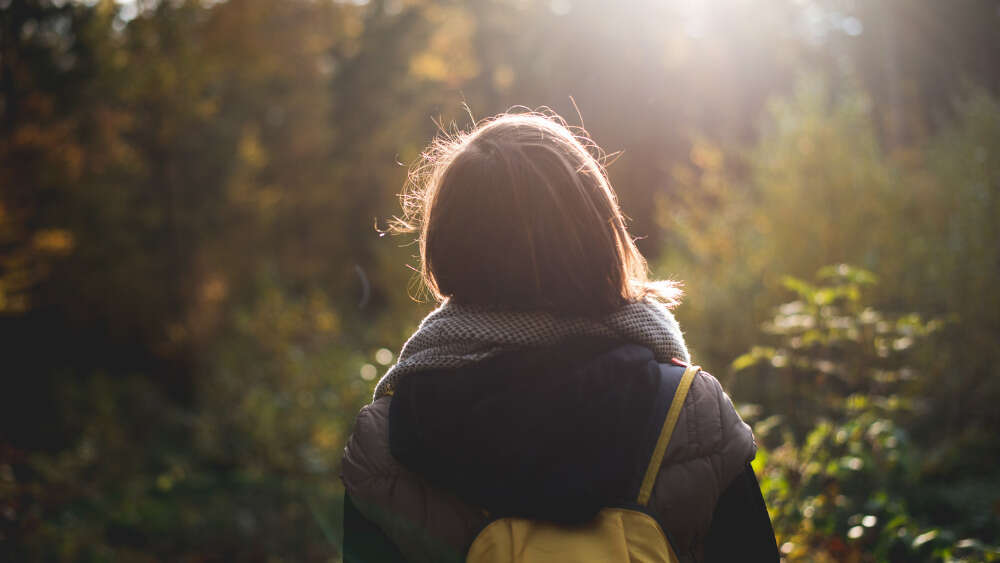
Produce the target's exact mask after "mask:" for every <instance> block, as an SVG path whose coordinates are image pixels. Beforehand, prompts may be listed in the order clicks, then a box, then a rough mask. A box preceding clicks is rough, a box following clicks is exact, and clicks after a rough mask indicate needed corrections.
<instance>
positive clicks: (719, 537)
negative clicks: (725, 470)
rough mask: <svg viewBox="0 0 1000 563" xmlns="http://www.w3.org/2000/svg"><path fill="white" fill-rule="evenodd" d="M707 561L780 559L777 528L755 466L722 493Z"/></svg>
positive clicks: (707, 540)
mask: <svg viewBox="0 0 1000 563" xmlns="http://www.w3.org/2000/svg"><path fill="white" fill-rule="evenodd" d="M704 553H705V561H706V562H708V563H712V562H715V561H737V560H743V561H778V559H779V556H778V547H777V544H776V543H775V541H774V528H772V526H771V518H770V516H768V514H767V506H765V505H764V497H763V495H761V492H760V485H759V484H758V483H757V476H756V475H754V472H753V468H751V467H750V466H749V465H747V467H746V469H745V470H744V471H743V473H741V474H740V476H739V477H737V478H736V480H734V481H733V483H732V484H731V485H729V487H728V488H727V489H726V490H725V492H723V493H722V496H721V497H719V502H718V503H717V504H716V505H715V512H714V513H713V514H712V526H711V527H710V528H709V529H708V535H707V536H706V538H705V552H704Z"/></svg>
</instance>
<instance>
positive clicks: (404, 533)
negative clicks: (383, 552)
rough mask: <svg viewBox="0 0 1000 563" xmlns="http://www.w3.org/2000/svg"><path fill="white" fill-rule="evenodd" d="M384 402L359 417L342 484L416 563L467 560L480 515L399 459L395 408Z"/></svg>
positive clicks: (367, 515)
mask: <svg viewBox="0 0 1000 563" xmlns="http://www.w3.org/2000/svg"><path fill="white" fill-rule="evenodd" d="M390 402H391V397H388V396H387V397H382V398H380V399H378V400H376V401H375V402H373V403H372V404H370V405H366V406H365V407H364V408H362V409H361V411H360V412H359V413H358V416H357V419H356V420H355V424H354V432H353V433H352V434H351V437H350V438H349V439H348V441H347V445H346V447H345V448H344V458H343V464H342V466H341V478H342V479H343V482H344V488H345V489H346V491H347V492H348V493H349V494H350V495H351V499H352V501H353V502H354V504H355V505H356V506H357V509H358V511H359V512H360V513H361V514H362V515H363V516H364V517H365V518H366V519H368V520H369V521H371V522H372V523H373V524H375V525H376V526H378V527H379V528H380V529H381V530H382V531H383V532H384V533H385V535H386V536H387V537H388V538H389V539H390V540H391V541H392V542H393V543H394V544H395V545H396V546H397V547H398V548H399V550H400V551H401V552H402V553H403V554H404V555H405V556H406V557H407V559H408V560H412V561H445V560H461V557H460V555H461V553H464V549H465V548H466V547H467V545H466V544H467V543H468V538H469V537H470V535H471V534H474V532H475V530H477V529H478V528H479V526H481V524H482V520H483V517H482V515H481V514H479V513H478V512H477V511H476V510H475V509H473V508H472V507H470V506H468V505H466V504H465V503H463V502H461V501H460V500H459V499H457V498H455V497H454V496H452V495H450V494H448V493H445V492H443V491H439V490H436V489H434V488H432V487H431V486H430V485H429V484H428V483H426V482H425V481H424V480H423V479H421V478H420V477H419V476H417V475H415V474H414V473H412V472H410V471H408V470H407V469H406V468H404V467H403V466H401V465H400V464H399V462H397V461H396V460H395V458H393V456H392V453H391V452H390V449H389V405H390Z"/></svg>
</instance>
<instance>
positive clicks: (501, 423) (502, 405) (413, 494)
mask: <svg viewBox="0 0 1000 563" xmlns="http://www.w3.org/2000/svg"><path fill="white" fill-rule="evenodd" d="M658 365H659V364H658V362H656V360H655V359H654V357H653V355H652V353H651V352H650V351H649V350H647V349H645V348H642V347H639V346H636V345H631V344H625V345H621V344H617V343H614V342H609V341H604V342H595V341H594V340H593V339H583V340H575V341H570V342H568V343H566V344H564V345H560V346H557V347H555V348H552V349H541V350H535V351H532V352H528V353H523V354H508V355H505V356H502V357H499V358H496V359H492V360H490V361H486V362H480V363H477V364H473V365H470V366H467V367H464V368H461V369H453V370H440V371H438V372H436V373H424V374H419V375H418V374H414V376H412V377H409V378H407V379H406V382H407V384H405V385H403V386H401V387H400V389H399V390H398V391H397V392H396V396H393V397H388V396H387V397H383V398H382V399H379V400H377V401H375V402H374V403H372V404H371V405H369V406H367V407H365V409H364V410H362V412H361V414H360V415H359V417H358V421H357V426H356V428H355V432H354V434H353V436H352V437H351V439H350V441H349V442H348V445H347V449H346V452H345V457H344V469H343V476H344V483H345V486H346V488H347V490H348V492H349V494H350V495H351V497H352V500H353V502H354V503H355V504H356V505H357V506H358V507H359V508H360V510H361V513H362V514H364V515H365V517H367V518H368V519H369V520H371V521H372V522H375V523H376V524H377V525H378V526H379V527H380V528H381V529H383V530H384V531H385V532H386V535H387V536H388V538H389V539H390V540H391V541H392V542H393V543H394V544H395V545H397V546H398V547H399V548H400V550H401V551H402V553H403V554H404V556H405V557H406V558H407V559H408V560H411V561H434V560H440V558H441V555H442V553H451V554H452V555H453V556H455V557H457V558H458V559H461V558H462V556H463V554H464V552H465V550H466V549H467V548H468V546H469V544H470V543H471V542H472V540H473V539H474V538H475V535H476V534H477V533H478V531H479V530H480V529H481V527H482V526H483V524H485V522H486V521H487V516H486V515H485V514H484V512H483V508H485V507H489V508H492V509H493V510H491V511H490V512H489V513H490V515H491V516H503V515H511V514H514V515H523V516H528V517H532V518H541V519H546V520H553V521H565V522H572V521H577V522H579V521H581V520H586V519H589V518H590V517H592V516H593V515H594V514H595V512H596V509H599V508H600V507H602V506H608V505H614V504H620V503H622V502H625V501H626V500H627V497H628V496H629V495H630V493H629V491H632V490H634V485H635V481H636V480H637V479H641V477H642V471H643V470H644V469H645V467H646V464H647V463H648V461H649V455H650V452H651V436H653V441H655V434H656V432H657V431H658V430H659V425H658V424H655V423H651V419H650V412H649V410H650V409H651V407H652V405H651V400H652V399H653V398H654V397H655V393H653V394H651V390H653V388H652V378H651V377H650V375H651V373H652V371H653V370H658ZM676 428H677V429H676V430H675V434H674V437H673V439H672V440H671V442H670V446H669V447H668V449H667V452H666V456H665V458H664V463H663V465H662V467H661V469H660V473H659V475H658V477H657V480H656V485H655V487H654V489H653V495H652V499H651V503H650V508H651V509H652V511H653V513H654V514H655V515H656V516H657V517H658V519H659V521H660V522H661V523H662V525H663V526H664V527H665V528H666V530H667V532H668V534H669V535H670V536H671V540H672V542H673V543H674V548H675V549H676V550H677V551H678V553H679V554H681V557H682V559H685V560H687V559H701V557H700V555H701V550H702V543H703V541H704V539H705V537H706V536H707V535H708V533H709V529H710V527H711V522H712V514H713V511H714V508H715V506H716V504H717V502H718V500H719V498H720V496H721V495H722V493H723V491H724V490H725V489H726V488H727V487H728V486H729V485H730V483H732V482H733V481H734V480H735V479H736V478H737V477H738V476H739V475H740V474H741V473H743V472H744V471H745V468H746V465H747V463H748V462H749V461H750V460H751V459H752V458H753V455H754V451H755V446H754V443H753V437H752V434H751V432H750V429H749V427H747V426H746V425H745V424H743V422H742V421H741V420H740V419H739V416H738V415H737V414H736V412H735V411H734V410H733V408H732V405H731V403H730V402H729V399H728V397H727V396H726V395H725V393H723V391H722V389H721V387H720V386H719V384H718V382H717V381H716V380H715V379H714V378H712V377H711V376H710V375H708V374H706V373H704V372H702V373H700V374H699V375H698V376H697V377H696V378H695V380H694V382H693V384H692V386H691V390H690V391H689V394H688V397H687V399H686V400H685V404H684V408H683V410H682V411H681V416H680V419H679V420H678V424H677V427H676ZM394 454H395V455H394ZM459 499H464V500H459ZM470 501H471V503H470ZM765 516H766V514H765ZM772 546H773V540H772Z"/></svg>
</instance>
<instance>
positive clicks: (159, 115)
mask: <svg viewBox="0 0 1000 563" xmlns="http://www.w3.org/2000/svg"><path fill="white" fill-rule="evenodd" d="M998 61H1000V3H998V2H996V1H995V0H990V1H986V0H955V1H951V2H939V1H936V0H878V1H874V0H872V1H869V0H866V1H861V0H857V1H855V0H771V1H764V0H705V1H693V0H691V1H688V0H664V1H653V0H622V1H618V2H599V1H596V0H551V1H542V0H492V1H488V0H473V1H469V2H457V1H452V2H443V1H442V2H434V1H430V0H370V1H363V0H359V1H353V2H337V1H332V0H282V1H273V0H229V1H228V2H225V1H208V0H204V1H201V2H198V1H194V0H189V1H155V0H140V1H133V2H111V1H108V0H92V1H85V2H72V1H56V0H49V1H43V0H0V373H2V374H3V384H4V391H3V392H2V393H0V559H2V560H4V561H36V560H37V561H41V560H45V561H50V560H51V561H112V560H114V561H224V560H225V561H228V560H261V561H263V560H267V561H295V560H319V561H326V560H337V559H338V558H339V550H338V545H339V542H340V537H339V535H340V533H341V532H340V499H341V495H342V487H341V485H340V482H339V479H338V467H339V463H340V461H339V460H340V457H341V454H342V449H343V446H344V441H345V439H346V437H347V436H348V435H349V433H350V430H351V425H352V421H353V417H354V414H355V413H356V412H357V409H358V408H359V407H360V406H361V405H363V404H364V403H365V402H367V401H368V400H370V397H371V392H372V389H373V386H374V383H375V381H376V380H377V379H378V377H379V376H381V375H382V374H383V373H384V372H385V370H386V369H387V367H388V366H389V365H391V364H392V362H393V358H394V355H395V354H396V353H397V351H398V350H399V348H400V346H401V344H402V342H403V341H404V340H405V338H406V336H407V335H408V334H409V333H410V332H411V331H412V330H413V329H414V327H415V326H416V323H417V322H418V321H419V319H420V318H421V317H422V316H423V315H424V314H426V313H427V312H428V311H429V310H430V308H431V307H432V304H431V303H430V302H428V301H427V300H426V299H423V301H420V299H419V298H420V291H419V287H418V286H417V285H416V283H415V276H414V272H413V270H412V266H415V265H417V259H416V257H415V255H416V253H417V249H416V247H415V246H414V245H413V244H412V243H411V241H408V240H403V239H401V238H398V237H388V236H386V237H383V236H380V234H379V229H380V228H382V227H384V226H385V225H386V221H387V220H388V219H389V218H390V217H391V216H392V215H394V214H396V213H398V200H397V194H398V193H399V192H400V190H401V189H402V187H403V185H404V181H405V178H406V173H407V165H409V164H410V163H412V162H414V161H415V159H416V158H417V157H418V155H419V152H420V150H421V148H422V147H423V146H424V145H425V144H426V143H427V142H428V141H429V140H430V139H431V138H432V137H433V136H434V135H435V134H436V133H437V131H438V124H443V125H444V126H445V127H448V126H450V124H453V123H454V124H457V126H459V127H468V126H469V125H470V124H471V122H472V119H471V117H470V114H471V116H474V117H475V118H481V117H484V116H488V115H491V114H495V113H497V112H501V111H504V110H506V109H508V108H510V107H511V106H514V105H522V106H527V107H528V108H537V107H541V106H548V107H551V108H552V109H553V110H555V111H557V112H559V113H560V114H562V115H563V116H565V117H566V118H567V119H568V120H569V122H570V124H572V125H577V126H579V125H585V126H586V128H587V129H588V130H589V131H590V133H591V134H592V135H593V137H594V138H595V139H596V140H597V142H598V143H599V144H600V145H601V146H602V147H604V149H605V150H606V151H607V153H609V154H613V155H615V158H613V159H612V160H613V161H614V162H613V163H610V166H609V174H610V177H611V179H612V181H613V183H614V185H615V187H616V189H617V190H618V193H619V196H620V200H621V204H622V206H623V209H624V211H625V212H626V213H627V214H628V215H629V216H630V217H631V229H632V232H633V234H634V235H636V236H637V237H639V245H640V248H641V250H642V251H643V252H644V253H645V255H646V256H647V257H648V259H649V261H650V263H651V265H652V267H653V270H654V271H655V272H656V274H657V275H658V276H661V277H670V278H673V279H677V280H681V281H683V282H684V284H685V287H686V294H687V295H686V298H685V301H684V303H683V304H682V305H681V306H680V307H679V308H678V309H677V312H676V313H677V316H678V318H679V320H680V322H681V326H683V327H684V328H685V331H686V337H687V339H688V342H689V345H690V347H691V349H692V351H693V356H694V357H695V358H696V359H697V361H698V362H699V363H700V364H701V365H703V366H705V367H706V369H708V370H709V371H711V372H712V373H714V374H715V375H716V376H718V377H719V378H720V379H721V380H722V381H723V383H724V384H725V385H726V386H727V389H728V390H729V391H730V394H731V396H732V397H733V398H734V400H735V402H736V403H737V405H738V407H739V408H740V410H741V412H742V414H743V415H744V417H745V418H746V419H747V420H748V421H750V422H751V423H753V424H754V427H755V430H756V433H757V436H758V441H759V442H760V445H761V450H760V455H759V456H758V459H757V461H756V462H755V468H756V469H757V471H758V474H759V476H760V479H761V483H762V487H763V489H764V493H765V496H766V497H767V500H768V503H769V507H770V509H771V512H772V517H773V519H774V522H775V527H776V531H777V534H778V542H779V545H780V547H781V551H782V554H783V555H784V557H786V558H787V559H788V560H790V561H791V560H805V561H822V560H830V561H874V560H878V561H921V560H969V561H979V560H991V559H996V558H998V557H1000V552H998V548H997V543H998V542H997V538H998V537H1000V463H998V461H1000V409H998V408H997V405H998V404H1000V377H998V376H1000V367H998V365H1000V345H998V343H1000V292H998V291H997V284H998V282H1000V225H998V223H1000V98H998V90H1000V64H998ZM571 97H572V99H571ZM574 101H575V104H574ZM466 106H467V107H468V108H469V110H468V111H467V109H466ZM577 107H578V108H579V112H578V111H577ZM584 122H585V123H584ZM414 296H416V297H417V298H418V300H417V301H415V300H414V299H413V297H414Z"/></svg>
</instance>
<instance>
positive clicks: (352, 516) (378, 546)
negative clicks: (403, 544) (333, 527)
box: [341, 493, 405, 563]
mask: <svg viewBox="0 0 1000 563" xmlns="http://www.w3.org/2000/svg"><path fill="white" fill-rule="evenodd" d="M341 555H342V556H343V559H344V563H376V562H383V561H384V562H386V563H394V562H397V561H405V559H404V558H403V554H401V553H400V552H399V550H398V549H397V548H396V546H395V545H393V543H392V542H391V541H390V540H389V538H388V537H387V536H386V535H385V533H383V532H382V530H381V529H380V528H379V527H378V526H376V525H375V524H373V523H372V522H371V521H369V520H368V519H367V518H365V517H364V516H363V515H362V514H361V513H360V512H358V509H357V507H356V506H354V502H353V501H351V495H349V494H346V493H345V494H344V545H343V548H342V552H341Z"/></svg>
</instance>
